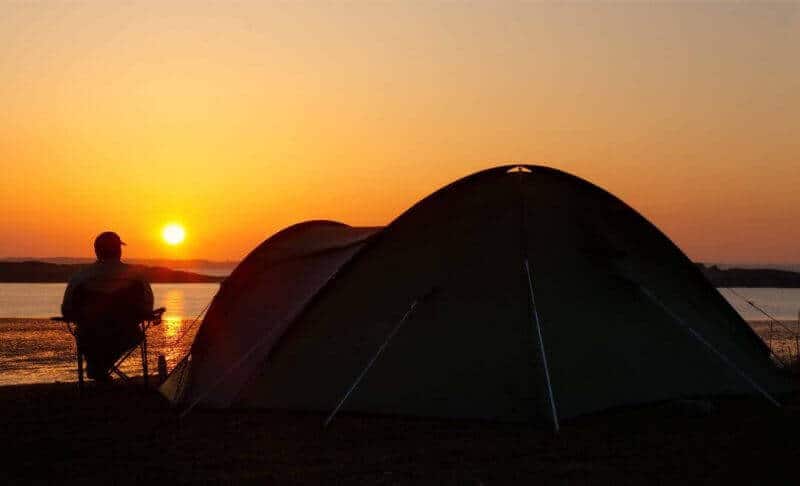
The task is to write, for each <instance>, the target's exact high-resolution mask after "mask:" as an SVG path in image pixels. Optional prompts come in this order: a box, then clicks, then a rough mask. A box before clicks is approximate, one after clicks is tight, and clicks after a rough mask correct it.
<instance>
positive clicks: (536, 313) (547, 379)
mask: <svg viewBox="0 0 800 486" xmlns="http://www.w3.org/2000/svg"><path fill="white" fill-rule="evenodd" d="M525 273H526V274H527V276H528V290H529V291H530V296H531V311H532V313H533V322H534V325H535V326H536V334H537V335H538V336H539V352H540V353H541V354H542V366H543V368H544V379H545V382H546V383H547V396H548V398H549V399H550V411H551V412H552V414H553V427H555V431H556V433H558V432H559V430H560V429H561V427H560V426H559V424H558V412H557V411H556V401H555V397H554V396H553V386H552V385H551V384H550V368H548V366H547V353H546V352H545V350H544V339H543V338H542V325H541V323H540V321H539V310H538V309H537V308H536V299H535V298H534V297H533V276H532V275H531V268H530V264H529V263H528V259H527V258H526V259H525Z"/></svg>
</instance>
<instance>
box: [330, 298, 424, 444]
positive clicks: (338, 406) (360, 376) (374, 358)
mask: <svg viewBox="0 0 800 486" xmlns="http://www.w3.org/2000/svg"><path fill="white" fill-rule="evenodd" d="M417 304H419V299H417V300H415V301H414V302H412V303H411V306H410V307H409V308H408V310H407V311H406V313H405V314H403V317H402V318H401V319H400V320H399V321H398V322H397V324H395V326H394V328H392V330H391V331H390V332H389V334H388V335H387V336H386V339H384V341H383V343H382V344H381V345H380V346H379V347H378V350H377V351H375V354H374V355H373V356H372V359H370V360H369V362H368V363H367V365H366V366H365V367H364V369H363V370H361V373H359V374H358V377H356V379H355V381H354V382H353V384H352V385H350V387H349V388H348V389H347V391H346V392H345V394H344V395H343V396H342V398H341V400H339V403H337V404H336V407H335V408H334V409H333V411H332V412H331V413H330V415H328V418H326V419H325V423H324V424H323V427H325V428H327V427H328V425H330V423H331V421H333V418H334V417H335V416H336V414H337V413H338V412H339V409H341V408H342V406H343V405H344V402H346V401H347V398H348V397H350V394H352V393H353V391H354V390H355V389H356V387H357V386H358V384H359V383H361V380H363V379H364V377H365V376H366V375H367V372H368V371H369V370H370V368H372V365H374V364H375V362H376V361H378V358H379V357H380V355H381V353H383V350H384V349H386V346H388V345H389V341H391V340H392V338H393V337H394V335H395V334H397V332H398V331H400V328H401V327H403V324H405V323H406V321H407V320H408V318H409V317H410V316H411V314H412V313H413V312H414V310H415V309H416V308H417Z"/></svg>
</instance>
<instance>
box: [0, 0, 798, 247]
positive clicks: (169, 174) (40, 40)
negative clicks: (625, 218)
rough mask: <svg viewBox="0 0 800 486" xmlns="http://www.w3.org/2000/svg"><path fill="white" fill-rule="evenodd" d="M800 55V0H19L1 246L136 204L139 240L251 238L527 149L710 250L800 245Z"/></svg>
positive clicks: (121, 223)
mask: <svg viewBox="0 0 800 486" xmlns="http://www.w3.org/2000/svg"><path fill="white" fill-rule="evenodd" d="M797 59H800V4H797V3H786V4H774V5H769V4H765V3H757V4H740V3H737V4H709V5H699V4H687V3H683V4H673V5H670V4H664V3H661V4H657V5H654V4H650V5H644V4H628V5H623V4H616V3H615V4H600V3H592V4H584V5H569V6H559V5H548V4H532V3H528V4H522V3H510V2H508V3H503V4H502V5H501V6H499V7H498V6H496V4H494V3H489V2H485V3H480V2H477V3H470V4H463V3H433V2H398V3H395V4H391V5H388V4H380V5H378V4H366V3H347V4H338V5H334V4H332V3H322V2H320V3H305V4H303V5H299V4H294V3H280V4H279V3H269V2H252V3H250V4H248V3H238V4H237V5H236V6H231V5H227V4H226V3H225V2H219V3H209V4H202V3H200V2H185V3H180V2H169V6H166V7H165V6H163V5H161V2H155V1H153V2H134V3H126V4H121V3H118V2H102V1H98V2H85V3H80V4H66V3H60V2H53V3H47V2H37V3H35V4H34V3H27V2H25V3H23V2H4V3H3V4H2V5H0V88H2V89H0V109H2V114H3V116H2V117H0V169H2V173H0V210H1V212H0V257H4V256H58V255H66V256H90V255H91V242H92V239H93V237H94V235H95V234H97V233H98V232H99V231H101V230H105V229H114V230H116V231H118V232H119V233H120V234H121V235H122V237H123V239H125V240H126V241H127V242H128V244H129V246H128V248H127V249H126V251H127V253H126V255H127V256H131V257H177V258H211V259H238V258H241V257H242V256H243V255H244V254H246V253H247V252H248V251H249V250H250V249H252V248H253V247H254V246H255V245H256V244H258V243H259V242H260V241H261V240H263V239H264V238H265V237H267V236H268V235H270V234H271V233H273V232H274V231H276V230H278V229H280V228H282V227H284V226H286V225H289V224H292V223H294V222H298V221H301V220H304V219H310V218H328V219H337V220H341V221H344V222H347V223H350V224H356V225H379V224H385V223H387V222H389V221H390V220H391V219H393V218H394V217H395V216H396V215H398V214H399V213H400V212H401V211H403V210H404V209H406V208H407V207H409V206H410V205H411V204H413V203H414V202H415V201H416V200H418V199H419V198H420V197H423V196H425V195H426V194H428V193H430V192H432V191H433V190H435V189H437V188H439V187H441V186H443V185H445V184H447V183H448V182H450V181H452V180H454V179H456V178H458V177H461V176H464V175H467V174H469V173H471V172H474V171H476V170H479V169H482V168H485V167H489V166H492V165H497V164H500V163H506V162H509V161H522V162H528V163H541V164H546V165H552V166H555V167H558V168H561V169H564V170H567V171H570V172H572V173H575V174H577V175H579V176H581V177H584V178H587V179H589V180H591V181H592V182H595V183H597V184H599V185H601V186H603V187H605V188H606V189H608V190H610V191H611V192H613V193H615V194H617V195H618V196H620V197H622V198H623V199H624V200H625V201H627V202H628V203H630V204H631V205H632V206H634V207H635V208H637V209H638V210H639V211H641V212H642V213H643V214H644V215H645V216H647V217H648V218H650V219H651V220H652V221H653V222H654V223H655V224H656V225H658V226H659V227H660V228H661V229H662V230H664V231H665V232H666V233H667V234H668V235H669V236H670V237H671V238H673V240H675V241H676V243H678V245H679V246H681V247H682V248H683V249H684V251H686V252H687V253H688V254H689V256H690V257H692V258H695V259H700V260H706V261H751V262H790V261H794V262H798V261H800V63H798V62H797ZM170 221H179V222H182V223H183V224H184V225H185V226H186V229H187V239H186V243H185V244H184V245H182V246H179V247H176V248H170V247H167V246H166V245H164V244H163V242H162V241H161V240H160V237H159V232H160V228H161V227H162V226H163V225H164V224H165V223H167V222H170Z"/></svg>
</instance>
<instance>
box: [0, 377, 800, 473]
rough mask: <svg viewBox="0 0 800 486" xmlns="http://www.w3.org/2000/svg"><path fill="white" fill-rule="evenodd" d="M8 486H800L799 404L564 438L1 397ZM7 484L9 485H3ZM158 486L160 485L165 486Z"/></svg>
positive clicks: (710, 410)
mask: <svg viewBox="0 0 800 486" xmlns="http://www.w3.org/2000/svg"><path fill="white" fill-rule="evenodd" d="M0 407H2V414H0V416H1V417H2V418H1V419H0V420H1V421H2V428H0V430H2V434H3V437H2V442H1V443H0V448H5V449H6V451H5V452H4V453H3V455H2V457H3V463H4V466H3V467H2V468H1V470H0V483H2V484H26V483H73V482H84V483H87V482H88V483H105V484H114V483H117V484H119V483H134V482H135V483H142V482H150V481H157V484H162V483H167V482H168V483H184V482H234V483H256V484H263V483H279V484H287V483H288V484H293V483H312V484H313V483H369V484H374V483H378V484H397V483H403V484H405V483H442V482H444V483H452V484H505V483H530V482H534V481H537V482H539V481H543V482H547V483H551V482H555V483H559V484H587V483H591V484H597V483H614V484H618V483H649V484H652V483H660V482H661V483H663V482H669V483H671V482H686V481H689V482H706V483H721V482H731V481H733V482H735V483H741V482H749V483H765V482H766V483H776V484H792V483H797V482H798V481H800V464H798V462H797V460H798V459H800V441H799V440H798V439H799V438H800V434H799V433H800V399H798V398H797V397H791V398H788V399H787V401H786V402H785V403H784V406H783V407H782V408H780V409H779V408H774V407H772V406H769V405H767V404H765V403H764V402H762V401H758V400H755V399H728V400H724V401H717V402H714V403H711V402H682V403H677V404H676V403H672V404H656V405H650V406H645V407H638V408H634V409H626V410H615V411H611V412H606V413H602V414H597V415H593V416H589V417H582V418H579V419H575V420H572V421H568V422H566V423H564V424H563V427H562V430H561V433H560V434H558V435H556V434H554V433H553V432H552V431H549V430H542V429H537V428H535V427H531V426H526V425H520V424H508V423H487V422H474V421H442V420H426V419H413V418H398V417H376V416H352V415H349V416H348V415H342V416H340V417H337V418H336V420H335V421H334V423H333V425H332V426H331V427H330V428H328V429H326V430H323V428H322V421H323V419H324V417H322V416H320V415H317V414H298V413H286V412H270V411H224V412H221V411H216V412H215V411H204V410H197V411H194V412H192V413H191V414H190V415H188V416H187V417H186V418H184V419H182V420H179V419H178V418H177V416H176V414H175V413H174V411H173V410H172V409H170V407H169V405H168V404H167V403H166V402H165V401H164V400H162V399H161V397H160V396H159V395H158V394H157V393H155V392H154V391H152V390H145V389H144V388H142V387H141V386H135V385H117V386H114V387H111V388H104V389H99V388H95V387H91V388H89V389H88V390H87V392H86V393H84V396H79V395H78V393H77V390H76V386H75V385H74V384H54V385H28V386H9V387H0ZM3 476H6V477H3ZM154 484H155V483H154Z"/></svg>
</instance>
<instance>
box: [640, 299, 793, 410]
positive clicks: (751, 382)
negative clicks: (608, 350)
mask: <svg viewBox="0 0 800 486" xmlns="http://www.w3.org/2000/svg"><path fill="white" fill-rule="evenodd" d="M639 290H640V291H641V292H642V293H643V294H644V295H645V297H647V298H648V299H650V301H652V302H653V303H654V304H656V305H657V306H658V307H659V308H660V309H661V310H662V311H664V312H665V313H666V314H667V315H668V316H670V317H671V318H672V320H674V321H675V322H677V323H678V324H680V325H681V326H682V327H683V328H684V329H686V331H687V332H688V333H689V335H691V336H692V337H693V338H695V339H696V340H697V341H699V342H700V343H701V344H702V345H703V346H705V347H706V348H708V349H709V350H710V351H711V352H712V353H713V354H714V355H716V356H717V357H718V358H719V359H720V360H722V362H723V363H725V364H726V365H727V366H728V367H730V368H731V369H733V370H734V371H735V372H736V374H738V375H739V376H740V377H741V378H742V379H743V380H744V381H746V382H747V383H748V384H749V385H750V386H752V387H753V388H754V389H755V390H756V391H757V392H758V393H760V394H761V395H762V396H763V397H764V398H766V399H767V401H769V402H770V403H772V404H773V405H775V406H776V407H780V406H781V404H780V402H778V401H777V400H776V399H775V398H773V397H772V395H770V394H769V393H767V391H766V390H764V389H763V388H762V387H761V386H760V385H759V384H758V383H756V382H755V380H753V379H752V378H750V376H748V374H747V373H745V372H744V371H742V370H741V369H740V368H739V367H738V366H736V364H735V363H734V362H733V361H731V360H730V358H728V357H727V356H725V355H724V354H722V352H720V351H719V350H718V349H717V348H715V347H714V346H713V345H712V344H711V343H710V342H708V340H707V339H706V338H704V337H703V335H702V334H700V333H699V332H697V331H695V330H694V329H693V328H692V326H690V325H689V324H688V323H686V321H684V320H683V319H681V318H680V317H679V316H678V315H677V314H675V313H674V312H672V310H670V309H669V308H668V307H667V306H666V305H664V303H663V302H661V300H659V299H658V298H657V297H656V296H655V295H653V293H652V292H650V291H649V290H648V289H647V288H646V287H644V286H643V285H639Z"/></svg>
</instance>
